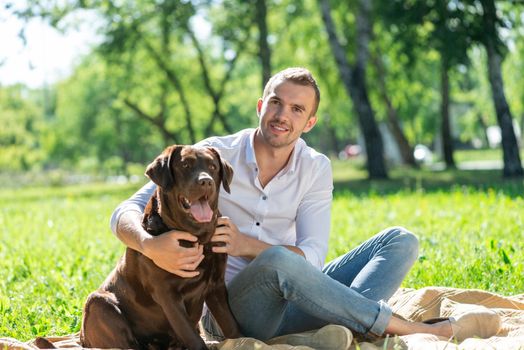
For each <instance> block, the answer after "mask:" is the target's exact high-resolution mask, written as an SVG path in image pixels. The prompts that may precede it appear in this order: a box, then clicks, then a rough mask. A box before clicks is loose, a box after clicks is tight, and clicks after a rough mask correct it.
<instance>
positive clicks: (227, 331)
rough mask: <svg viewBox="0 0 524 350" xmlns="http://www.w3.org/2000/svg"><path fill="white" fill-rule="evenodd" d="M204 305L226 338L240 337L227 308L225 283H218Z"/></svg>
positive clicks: (235, 323)
mask: <svg viewBox="0 0 524 350" xmlns="http://www.w3.org/2000/svg"><path fill="white" fill-rule="evenodd" d="M206 304H207V306H208V307H209V310H210V311H211V313H212V314H213V317H214V318H215V320H216V321H217V322H218V325H219V326H220V329H221V330H222V333H224V335H225V337H226V338H229V339H234V338H240V337H241V336H242V334H241V333H240V329H239V328H238V324H237V321H236V320H235V317H234V316H233V313H232V312H231V308H230V307H229V303H228V298H227V289H226V285H225V283H223V282H222V283H219V284H218V285H217V286H216V287H215V288H214V289H213V290H211V291H209V292H208V294H207V297H206Z"/></svg>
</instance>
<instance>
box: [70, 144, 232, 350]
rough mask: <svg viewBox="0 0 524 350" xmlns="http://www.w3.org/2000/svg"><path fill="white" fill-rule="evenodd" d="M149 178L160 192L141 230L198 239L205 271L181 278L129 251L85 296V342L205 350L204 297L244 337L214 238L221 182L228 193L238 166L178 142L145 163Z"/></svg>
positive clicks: (228, 331) (226, 327)
mask: <svg viewBox="0 0 524 350" xmlns="http://www.w3.org/2000/svg"><path fill="white" fill-rule="evenodd" d="M146 175H147V176H148V177H149V178H150V179H151V180H152V181H153V182H154V183H155V184H157V190H156V192H155V193H154V194H153V196H152V197H151V199H150V201H149V202H148V204H147V206H146V208H145V211H144V217H143V222H142V225H143V227H144V228H145V229H146V230H147V232H149V233H150V234H152V235H160V234H162V233H164V232H166V231H169V230H173V229H176V230H181V231H187V232H190V233H192V234H193V235H195V236H197V237H198V243H200V244H203V245H204V255H205V257H204V260H203V261H202V262H201V263H200V265H199V266H198V268H197V269H198V271H199V272H200V274H199V275H198V276H196V277H193V278H182V277H179V276H177V275H174V274H171V273H169V272H167V271H165V270H163V269H161V268H159V267H158V266H156V265H155V263H154V262H153V261H152V260H150V259H149V258H147V257H146V256H144V255H142V254H141V253H139V252H137V251H135V250H133V249H131V248H127V249H126V252H125V254H124V256H123V257H122V259H121V260H120V261H119V262H118V264H117V266H116V268H115V269H114V270H113V271H112V272H111V274H110V275H109V276H108V277H107V279H106V280H105V282H104V283H103V284H102V286H101V287H100V288H99V289H98V290H97V291H95V292H93V293H91V294H90V295H89V297H88V299H87V302H86V304H85V306H84V313H83V321H82V329H81V332H80V341H81V343H82V346H84V347H89V348H120V349H129V348H131V349H168V348H169V349H186V348H187V349H191V350H192V349H206V348H207V347H206V345H205V343H204V341H203V340H202V338H201V337H200V335H199V331H198V322H199V320H200V317H201V314H202V306H203V304H204V302H205V303H206V304H207V306H208V307H209V310H210V311H211V312H212V314H213V316H214V317H215V319H216V320H217V322H218V324H219V325H220V327H221V329H222V331H223V333H224V335H225V336H226V337H228V338H238V337H240V332H239V330H238V326H237V323H236V321H235V319H234V317H233V314H232V313H231V310H230V308H229V304H228V301H227V292H226V286H225V283H224V273H225V267H226V260H227V255H226V254H217V253H213V252H212V251H211V246H212V244H211V242H210V239H211V236H212V235H213V233H214V232H215V227H216V223H217V218H218V217H219V215H220V214H219V212H218V208H217V206H218V193H219V189H220V185H221V184H222V185H223V186H224V189H225V190H226V191H227V192H229V185H230V183H231V180H232V177H233V169H232V168H231V166H230V165H229V163H228V162H226V161H225V160H223V159H221V158H220V155H219V154H218V152H217V151H216V150H215V149H213V148H196V147H193V146H177V145H175V146H171V147H168V148H166V149H165V150H164V152H163V153H162V154H161V155H160V156H158V157H157V158H156V159H155V160H154V161H153V162H152V163H151V164H150V165H149V166H148V167H147V170H146ZM183 242H184V241H181V243H183ZM185 243H186V244H187V245H188V246H189V245H191V244H192V243H190V242H187V241H185Z"/></svg>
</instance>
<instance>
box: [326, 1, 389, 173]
mask: <svg viewBox="0 0 524 350" xmlns="http://www.w3.org/2000/svg"><path fill="white" fill-rule="evenodd" d="M319 4H320V8H321V13H322V19H323V21H324V25H325V28H326V31H327V34H328V39H329V43H330V46H331V49H332V51H333V56H334V58H335V61H336V62H337V65H338V68H339V71H340V77H341V79H342V82H343V83H344V86H345V88H346V91H347V93H348V95H349V96H351V100H352V101H353V106H354V108H355V110H356V112H357V115H358V120H359V124H360V128H361V130H362V134H363V136H364V142H365V146H366V154H367V162H366V165H367V170H368V174H369V177H370V178H372V179H383V178H387V177H388V175H387V170H386V166H385V162H384V154H383V144H382V137H381V135H380V132H379V129H378V126H377V123H376V121H375V115H374V112H373V108H372V107H371V103H370V101H369V97H368V92H367V86H366V65H367V61H368V56H369V40H370V38H371V31H372V25H371V22H370V20H371V19H370V12H371V8H370V2H369V1H367V0H359V1H358V10H357V13H356V32H357V34H356V38H357V39H356V40H357V42H356V46H357V53H356V60H355V63H354V65H350V63H349V61H348V59H347V57H346V51H345V50H344V47H343V46H342V44H341V43H340V40H339V38H338V36H337V33H336V27H335V23H334V21H333V18H332V16H331V6H330V4H329V1H328V0H319Z"/></svg>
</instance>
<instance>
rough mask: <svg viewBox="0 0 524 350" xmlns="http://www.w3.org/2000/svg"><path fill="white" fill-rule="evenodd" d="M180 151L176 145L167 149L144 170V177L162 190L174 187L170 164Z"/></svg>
mask: <svg viewBox="0 0 524 350" xmlns="http://www.w3.org/2000/svg"><path fill="white" fill-rule="evenodd" d="M180 150H181V147H180V146H177V145H173V146H169V147H167V148H166V149H165V150H164V151H163V152H162V153H161V154H160V155H159V156H158V157H156V158H155V160H154V161H153V162H152V163H151V164H149V165H148V166H147V168H146V173H145V175H146V176H147V177H148V178H150V179H151V181H153V182H154V183H155V184H157V186H159V187H161V188H162V189H164V190H169V189H170V188H171V187H173V186H174V185H175V177H174V174H173V172H172V171H171V163H172V162H173V158H174V155H175V154H176V153H180Z"/></svg>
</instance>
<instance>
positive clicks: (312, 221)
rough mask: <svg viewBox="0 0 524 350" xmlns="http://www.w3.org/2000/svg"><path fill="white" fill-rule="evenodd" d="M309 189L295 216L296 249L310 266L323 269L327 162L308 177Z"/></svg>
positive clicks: (329, 185) (329, 183) (329, 189)
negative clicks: (310, 179)
mask: <svg viewBox="0 0 524 350" xmlns="http://www.w3.org/2000/svg"><path fill="white" fill-rule="evenodd" d="M312 178H313V179H314V180H313V182H312V186H311V188H310V190H309V191H308V192H307V194H306V195H305V196H304V198H303V199H302V201H301V203H300V206H299V208H298V212H297V218H296V230H297V242H296V246H297V247H298V248H300V249H301V250H302V251H303V252H304V255H305V257H306V260H307V261H309V262H310V263H311V264H313V266H316V267H318V268H319V269H321V268H322V267H323V266H324V262H325V259H326V255H327V251H328V243H329V233H330V229H331V204H332V200H333V174H332V171H331V164H330V162H329V160H327V159H326V160H325V162H322V166H321V167H319V169H316V170H315V171H314V174H312Z"/></svg>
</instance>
